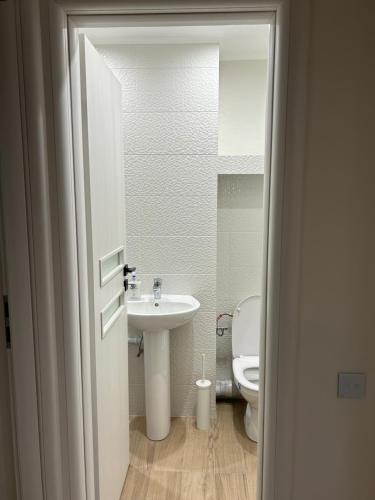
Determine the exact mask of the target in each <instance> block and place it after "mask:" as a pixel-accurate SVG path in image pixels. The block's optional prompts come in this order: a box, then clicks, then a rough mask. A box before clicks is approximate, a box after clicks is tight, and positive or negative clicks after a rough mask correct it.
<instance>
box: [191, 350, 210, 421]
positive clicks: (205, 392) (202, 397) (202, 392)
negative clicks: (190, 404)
mask: <svg viewBox="0 0 375 500" xmlns="http://www.w3.org/2000/svg"><path fill="white" fill-rule="evenodd" d="M205 361H206V355H205V354H202V378H201V379H200V380H197V381H196V382H195V385H196V387H197V428H198V429H200V430H202V431H206V430H208V429H209V428H210V420H211V419H210V407H211V404H210V399H211V385H212V383H211V381H210V380H207V379H206V370H205Z"/></svg>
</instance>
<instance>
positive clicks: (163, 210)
mask: <svg viewBox="0 0 375 500" xmlns="http://www.w3.org/2000/svg"><path fill="white" fill-rule="evenodd" d="M126 205H127V206H126V227H127V234H128V235H129V236H216V198H214V197H207V196H206V197H203V196H195V195H194V196H186V195H185V196H178V197H176V196H168V197H167V196H152V195H149V196H128V197H127V204H126Z"/></svg>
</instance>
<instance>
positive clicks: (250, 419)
mask: <svg viewBox="0 0 375 500" xmlns="http://www.w3.org/2000/svg"><path fill="white" fill-rule="evenodd" d="M244 423H245V431H246V434H247V437H248V438H249V439H251V441H255V443H257V442H258V408H254V407H251V406H250V404H249V403H247V406H246V412H245V415H244Z"/></svg>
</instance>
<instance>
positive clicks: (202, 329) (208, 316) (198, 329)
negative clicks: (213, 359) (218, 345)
mask: <svg viewBox="0 0 375 500" xmlns="http://www.w3.org/2000/svg"><path fill="white" fill-rule="evenodd" d="M215 324H216V312H214V311H212V312H202V311H201V310H199V311H198V313H197V315H196V316H195V317H194V319H193V321H192V322H190V323H188V324H187V325H183V326H181V327H179V328H176V330H175V331H174V334H173V336H172V339H171V346H172V351H173V352H174V353H177V352H180V353H183V352H185V353H187V352H207V351H212V350H214V349H215V335H216V333H215ZM175 359H176V358H175Z"/></svg>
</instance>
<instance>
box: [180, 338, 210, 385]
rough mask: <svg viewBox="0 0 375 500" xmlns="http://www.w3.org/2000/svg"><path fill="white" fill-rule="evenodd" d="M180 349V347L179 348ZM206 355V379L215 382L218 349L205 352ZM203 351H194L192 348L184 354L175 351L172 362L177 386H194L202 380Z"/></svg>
mask: <svg viewBox="0 0 375 500" xmlns="http://www.w3.org/2000/svg"><path fill="white" fill-rule="evenodd" d="M177 347H178V346H177ZM203 353H204V354H205V355H206V377H207V378H208V379H209V380H211V381H212V380H214V379H215V376H216V349H214V350H210V351H207V350H205V351H203ZM201 355H202V351H194V350H192V349H191V348H190V349H189V350H188V351H185V352H183V351H182V350H181V349H178V348H177V349H174V352H173V361H172V377H173V379H174V381H175V382H174V383H175V384H176V385H187V384H189V383H191V384H194V383H195V381H196V380H198V379H200V378H202V358H201Z"/></svg>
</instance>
